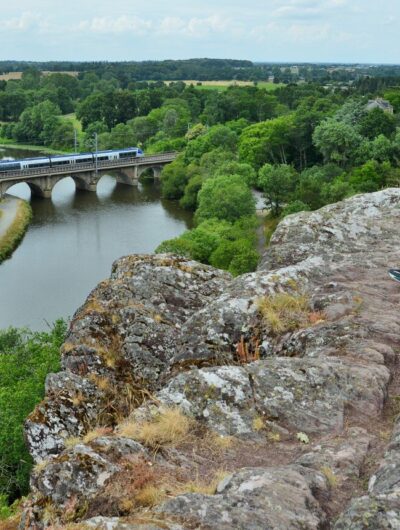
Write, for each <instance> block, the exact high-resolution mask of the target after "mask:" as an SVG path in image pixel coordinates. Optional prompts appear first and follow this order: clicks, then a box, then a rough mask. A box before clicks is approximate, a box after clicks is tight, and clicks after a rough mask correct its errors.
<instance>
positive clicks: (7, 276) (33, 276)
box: [0, 149, 192, 330]
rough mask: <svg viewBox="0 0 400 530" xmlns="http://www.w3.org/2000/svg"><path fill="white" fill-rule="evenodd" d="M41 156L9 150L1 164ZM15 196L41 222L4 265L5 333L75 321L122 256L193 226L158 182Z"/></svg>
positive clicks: (0, 304)
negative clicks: (163, 196)
mask: <svg viewBox="0 0 400 530" xmlns="http://www.w3.org/2000/svg"><path fill="white" fill-rule="evenodd" d="M40 154H41V153H38V152H35V153H32V152H29V151H26V150H16V149H2V150H1V151H0V159H2V158H7V157H13V158H23V157H32V156H40ZM8 193H10V194H12V195H15V196H18V197H21V198H23V199H26V200H28V201H30V203H31V206H32V210H33V219H32V223H31V225H30V226H29V229H28V231H27V233H26V235H25V238H24V239H23V241H22V243H21V244H20V246H19V247H18V248H17V249H16V251H15V252H14V254H13V255H12V257H11V258H10V259H9V260H6V261H4V262H3V263H2V264H1V265H0V328H5V327H8V326H29V327H31V328H32V329H37V330H39V329H45V328H46V327H47V325H48V323H51V322H53V321H54V320H55V319H56V318H59V317H64V318H68V317H71V316H72V315H73V313H74V312H75V310H76V309H77V308H78V307H79V306H80V305H81V304H82V303H83V302H84V301H85V299H86V297H87V295H88V294H89V292H90V291H91V290H92V289H93V288H94V287H95V286H96V285H97V283H98V282H99V281H101V280H103V279H104V278H107V277H108V276H109V274H110V270H111V265H112V262H113V261H114V260H115V259H117V258H119V257H121V256H123V255H127V254H134V253H148V252H153V251H154V249H155V248H156V247H157V245H158V244H159V243H161V242H162V241H163V240H164V239H169V238H172V237H175V236H177V235H179V234H181V233H182V232H183V231H184V230H185V229H186V228H190V226H191V221H192V215H191V214H190V213H189V212H186V211H185V210H182V209H181V208H179V206H178V205H177V204H176V203H175V202H172V201H167V200H164V199H161V194H160V187H159V184H158V183H157V182H154V181H152V180H149V181H143V182H141V183H140V184H139V187H130V186H123V185H120V184H118V185H117V184H116V182H115V178H114V177H112V176H109V175H104V176H103V177H102V179H101V180H100V182H99V184H98V186H97V192H96V193H93V192H84V191H75V184H74V182H73V180H72V179H71V178H65V179H63V180H62V181H60V182H59V183H58V184H56V186H55V187H54V189H53V193H52V198H51V199H40V198H36V197H31V194H30V190H29V187H28V185H27V184H16V185H15V186H13V187H12V188H10V189H9V190H8Z"/></svg>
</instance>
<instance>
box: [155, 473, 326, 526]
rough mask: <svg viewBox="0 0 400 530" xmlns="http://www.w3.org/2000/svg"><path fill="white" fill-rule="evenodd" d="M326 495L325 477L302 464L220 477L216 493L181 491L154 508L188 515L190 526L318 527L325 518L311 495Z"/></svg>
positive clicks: (183, 517) (314, 496)
mask: <svg viewBox="0 0 400 530" xmlns="http://www.w3.org/2000/svg"><path fill="white" fill-rule="evenodd" d="M326 493H327V486H326V479H325V478H324V476H323V475H322V474H318V473H316V472H312V471H308V470H307V469H306V468H302V467H301V466H287V467H285V468H274V467H272V468H270V469H259V468H255V469H244V470H242V471H239V472H237V473H235V474H233V475H231V476H229V477H227V478H226V479H224V480H223V481H222V482H221V483H220V484H219V485H218V487H217V493H216V494H215V495H201V494H187V495H182V496H179V497H176V498H175V499H172V500H170V501H168V502H166V503H165V504H163V505H162V506H160V508H158V510H157V512H158V513H162V514H167V515H174V516H177V517H178V520H179V518H180V519H181V520H185V519H187V518H189V519H190V520H191V521H192V522H193V524H194V527H195V528H218V529H221V530H223V529H226V530H228V529H229V530H230V529H232V528H236V529H238V530H259V529H261V528H271V529H272V528H273V529H275V530H287V529H289V528H290V529H293V530H295V529H299V530H300V529H301V530H317V529H320V528H323V527H324V524H325V522H326V516H325V514H324V513H323V511H322V510H321V507H320V505H319V503H318V501H317V499H316V496H318V495H319V496H323V495H324V494H326Z"/></svg>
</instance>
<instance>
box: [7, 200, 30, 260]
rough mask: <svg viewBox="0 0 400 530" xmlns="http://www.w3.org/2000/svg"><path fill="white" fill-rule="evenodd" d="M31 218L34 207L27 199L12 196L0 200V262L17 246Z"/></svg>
mask: <svg viewBox="0 0 400 530" xmlns="http://www.w3.org/2000/svg"><path fill="white" fill-rule="evenodd" d="M31 218H32V209H31V207H30V205H29V203H27V202H26V201H23V200H22V199H17V198H16V197H11V196H6V198H4V199H3V200H1V201H0V263H1V262H2V261H4V260H5V259H6V258H8V257H10V256H11V254H12V253H13V252H14V250H15V249H16V248H17V246H18V244H19V242H20V241H21V240H22V238H23V237H24V235H25V232H26V230H27V228H28V226H29V222H30V220H31Z"/></svg>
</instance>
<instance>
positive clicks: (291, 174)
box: [258, 164, 298, 216]
mask: <svg viewBox="0 0 400 530" xmlns="http://www.w3.org/2000/svg"><path fill="white" fill-rule="evenodd" d="M258 175H259V176H258V185H259V186H260V188H261V189H262V190H263V192H264V197H265V199H266V203H267V206H268V207H269V208H271V211H272V213H273V215H275V216H278V215H279V214H280V212H281V210H282V206H283V204H284V203H286V202H289V201H290V198H291V195H292V193H293V191H294V189H295V187H296V184H297V181H298V176H297V173H296V171H295V169H294V168H293V167H292V166H288V165H287V164H280V165H275V166H272V165H270V164H265V165H264V166H263V167H262V168H261V169H260V171H259V174H258Z"/></svg>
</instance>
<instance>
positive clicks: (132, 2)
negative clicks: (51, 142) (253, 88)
mask: <svg viewBox="0 0 400 530" xmlns="http://www.w3.org/2000/svg"><path fill="white" fill-rule="evenodd" d="M0 1H1V4H3V3H4V4H5V3H6V4H7V5H6V6H3V5H2V6H1V26H0V27H1V32H0V59H18V60H20V59H26V60H64V59H65V60H145V59H167V58H172V59H185V58H191V57H221V58H227V57H229V58H239V59H250V60H254V61H288V62H292V61H293V62H301V61H304V62H307V61H309V62H318V61H330V62H366V63H380V62H384V63H400V39H399V38H398V30H397V28H398V27H399V21H400V2H399V0H386V1H385V2H369V0H263V1H262V0H247V1H244V0H229V1H228V0H202V1H201V2H196V1H195V0H192V1H191V2H190V1H187V0H174V1H173V2H166V1H165V0H164V1H162V0H149V1H147V2H146V1H144V0H141V1H138V0H68V1H65V0H63V1H60V0H18V1H17V2H9V1H7V2H6V0H0Z"/></svg>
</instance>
